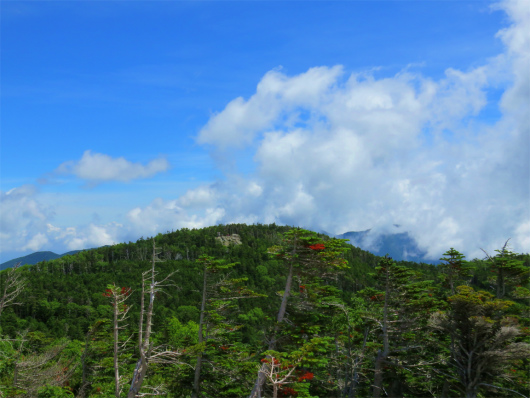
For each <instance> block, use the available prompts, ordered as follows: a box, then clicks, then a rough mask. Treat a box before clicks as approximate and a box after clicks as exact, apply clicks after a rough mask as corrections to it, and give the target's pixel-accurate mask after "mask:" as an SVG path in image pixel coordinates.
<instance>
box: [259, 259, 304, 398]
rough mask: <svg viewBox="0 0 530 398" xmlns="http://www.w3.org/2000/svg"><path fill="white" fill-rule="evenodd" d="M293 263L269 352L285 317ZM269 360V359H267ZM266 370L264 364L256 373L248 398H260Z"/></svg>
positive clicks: (272, 348) (274, 345)
mask: <svg viewBox="0 0 530 398" xmlns="http://www.w3.org/2000/svg"><path fill="white" fill-rule="evenodd" d="M293 258H294V252H293ZM293 268H294V266H293V263H292V262H291V263H290V264H289V274H288V275H287V281H286V282H285V291H284V292H283V298H282V304H281V305H280V310H279V311H278V317H277V318H276V322H277V325H276V327H275V328H274V333H273V336H272V338H271V341H270V342H269V348H268V349H269V350H274V349H275V348H276V334H277V332H278V330H279V324H280V322H282V321H283V318H284V317H285V312H286V311H287V301H288V300H289V296H290V295H291V285H292V282H293ZM269 359H270V358H269ZM266 369H267V365H266V364H265V363H264V364H263V365H261V368H260V370H259V372H258V377H257V379H256V382H255V383H254V387H253V388H252V391H251V392H250V396H249V398H261V389H262V387H263V383H265V378H266V376H265V370H266Z"/></svg>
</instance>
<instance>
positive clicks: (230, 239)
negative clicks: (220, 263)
mask: <svg viewBox="0 0 530 398" xmlns="http://www.w3.org/2000/svg"><path fill="white" fill-rule="evenodd" d="M215 240H216V241H218V242H219V243H221V244H222V245H223V246H230V245H241V244H242V242H241V237H240V236H239V235H238V234H232V235H225V236H221V235H219V236H217V237H216V238H215Z"/></svg>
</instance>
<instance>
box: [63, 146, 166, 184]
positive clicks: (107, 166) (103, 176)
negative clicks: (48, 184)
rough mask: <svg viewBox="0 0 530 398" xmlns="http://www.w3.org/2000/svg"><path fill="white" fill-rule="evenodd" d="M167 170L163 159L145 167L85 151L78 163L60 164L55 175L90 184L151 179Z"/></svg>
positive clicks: (153, 161) (151, 162)
mask: <svg viewBox="0 0 530 398" xmlns="http://www.w3.org/2000/svg"><path fill="white" fill-rule="evenodd" d="M168 169H169V163H168V161H167V160H166V159H164V158H158V159H154V160H151V161H150V162H149V163H147V164H146V165H142V164H141V163H132V162H130V161H128V160H126V159H125V158H123V157H120V158H112V157H110V156H109V155H105V154H102V153H92V152H91V151H90V150H88V151H85V152H84V153H83V156H82V157H81V159H80V160H78V161H73V160H71V161H68V162H65V163H63V164H61V165H60V166H59V167H58V168H57V169H56V170H55V172H56V173H57V174H69V175H74V176H76V177H78V178H80V179H82V180H86V181H89V182H92V183H100V182H108V181H120V182H129V181H132V180H136V179H140V178H148V177H152V176H154V175H155V174H158V173H161V172H163V171H166V170H168Z"/></svg>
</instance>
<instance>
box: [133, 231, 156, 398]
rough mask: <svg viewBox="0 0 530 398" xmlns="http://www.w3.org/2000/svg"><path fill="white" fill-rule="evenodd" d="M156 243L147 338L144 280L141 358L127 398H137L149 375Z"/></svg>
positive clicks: (143, 286)
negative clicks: (148, 361) (148, 359)
mask: <svg viewBox="0 0 530 398" xmlns="http://www.w3.org/2000/svg"><path fill="white" fill-rule="evenodd" d="M155 258H156V250H155V241H154V239H153V261H152V265H151V285H150V286H149V307H148V308H147V315H146V318H145V336H144V333H143V320H144V314H145V311H144V293H145V279H144V278H142V298H141V304H140V307H141V309H140V325H139V328H138V329H139V330H138V349H139V351H140V358H139V359H138V362H137V364H136V368H135V369H134V374H133V379H132V381H131V387H130V389H129V394H128V395H127V398H136V396H137V394H138V393H139V392H140V388H142V383H143V381H144V378H145V375H146V373H147V367H148V363H147V358H148V357H149V354H150V350H151V347H150V342H149V338H150V337H151V327H152V322H153V321H152V318H153V304H154V301H155Z"/></svg>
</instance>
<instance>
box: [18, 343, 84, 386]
mask: <svg viewBox="0 0 530 398" xmlns="http://www.w3.org/2000/svg"><path fill="white" fill-rule="evenodd" d="M26 341H27V340H26V339H25V335H22V336H21V339H20V345H19V347H18V350H17V352H16V355H15V361H14V372H13V386H14V387H17V388H20V389H22V390H24V391H25V392H26V395H27V396H34V395H35V394H36V392H37V390H38V389H39V388H41V387H43V386H45V385H47V384H48V385H50V386H61V385H63V384H64V383H65V382H66V381H67V380H68V379H70V377H71V376H72V374H73V373H74V371H75V368H76V366H75V364H74V359H69V360H67V359H64V358H63V357H62V352H63V350H64V349H65V348H66V345H67V343H62V344H58V345H56V346H53V347H51V348H48V349H47V350H45V351H44V352H42V353H31V352H30V353H26V354H25V355H23V349H24V343H25V342H26Z"/></svg>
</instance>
